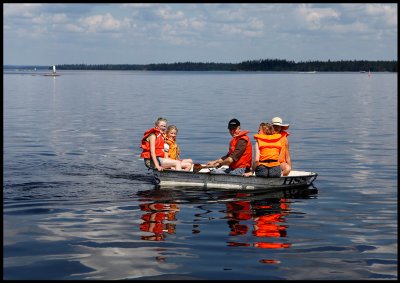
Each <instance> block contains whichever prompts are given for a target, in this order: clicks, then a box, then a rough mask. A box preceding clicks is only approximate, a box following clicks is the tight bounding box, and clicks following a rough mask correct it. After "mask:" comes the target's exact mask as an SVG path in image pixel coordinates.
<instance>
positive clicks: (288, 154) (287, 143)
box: [286, 138, 292, 167]
mask: <svg viewBox="0 0 400 283" xmlns="http://www.w3.org/2000/svg"><path fill="white" fill-rule="evenodd" d="M286 163H287V164H289V166H290V167H292V159H291V157H290V150H289V141H288V139H287V138H286Z"/></svg>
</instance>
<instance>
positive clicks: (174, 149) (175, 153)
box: [165, 137, 181, 160]
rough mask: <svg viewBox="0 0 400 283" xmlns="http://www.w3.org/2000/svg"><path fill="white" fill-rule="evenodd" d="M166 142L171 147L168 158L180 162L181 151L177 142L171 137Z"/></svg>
mask: <svg viewBox="0 0 400 283" xmlns="http://www.w3.org/2000/svg"><path fill="white" fill-rule="evenodd" d="M165 142H166V143H167V144H168V145H169V149H168V157H169V158H171V159H176V160H180V158H181V156H180V155H181V151H180V149H179V147H178V144H177V143H176V141H175V140H174V139H173V138H172V137H169V138H167V139H166V140H165Z"/></svg>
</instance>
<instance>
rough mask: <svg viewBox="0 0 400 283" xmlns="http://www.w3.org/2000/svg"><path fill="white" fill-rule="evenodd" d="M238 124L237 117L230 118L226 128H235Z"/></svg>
mask: <svg viewBox="0 0 400 283" xmlns="http://www.w3.org/2000/svg"><path fill="white" fill-rule="evenodd" d="M239 126H240V122H239V120H238V119H232V120H230V121H229V123H228V129H236V128H237V127H239Z"/></svg>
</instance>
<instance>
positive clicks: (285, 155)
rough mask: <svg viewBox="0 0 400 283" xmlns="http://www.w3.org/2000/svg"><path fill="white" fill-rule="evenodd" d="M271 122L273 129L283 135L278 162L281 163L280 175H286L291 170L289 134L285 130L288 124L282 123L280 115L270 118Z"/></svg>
mask: <svg viewBox="0 0 400 283" xmlns="http://www.w3.org/2000/svg"><path fill="white" fill-rule="evenodd" d="M271 123H272V127H274V131H275V132H276V133H278V134H282V135H283V136H284V137H283V139H282V141H283V144H284V147H283V148H282V155H281V158H280V159H279V162H280V163H281V169H282V175H283V176H287V175H289V173H290V171H291V170H292V159H291V157H290V150H289V140H288V138H287V137H288V136H289V132H287V129H289V124H284V123H283V121H282V119H281V118H280V117H274V118H272V120H271Z"/></svg>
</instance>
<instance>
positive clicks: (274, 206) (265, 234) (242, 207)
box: [226, 194, 291, 263]
mask: <svg viewBox="0 0 400 283" xmlns="http://www.w3.org/2000/svg"><path fill="white" fill-rule="evenodd" d="M243 196H246V194H240V195H239V194H238V195H237V197H243ZM226 207H227V209H226V214H227V219H228V226H229V228H230V233H229V235H230V236H244V235H247V234H248V231H249V230H250V228H249V226H250V224H249V220H253V222H252V226H253V227H252V228H253V229H252V231H251V234H252V235H253V236H255V237H257V238H262V239H263V240H262V241H256V242H254V243H253V244H250V243H243V242H233V241H230V242H228V246H234V247H248V246H253V247H256V248H261V249H282V248H289V247H290V246H291V244H290V243H283V242H276V241H271V240H272V238H284V237H286V235H287V231H286V229H287V228H288V226H287V225H283V223H284V222H285V215H287V214H288V213H289V210H290V208H289V202H288V200H287V199H284V198H281V199H266V200H240V201H231V202H228V203H227V204H226ZM260 240H261V239H260ZM260 262H262V263H279V262H278V261H276V260H271V259H263V260H260Z"/></svg>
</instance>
